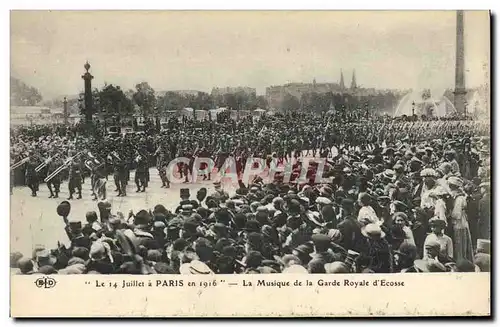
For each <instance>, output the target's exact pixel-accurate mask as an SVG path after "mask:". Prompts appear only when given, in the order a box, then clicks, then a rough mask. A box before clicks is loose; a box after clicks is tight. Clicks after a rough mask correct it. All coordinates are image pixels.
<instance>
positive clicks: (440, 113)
mask: <svg viewBox="0 0 500 327" xmlns="http://www.w3.org/2000/svg"><path fill="white" fill-rule="evenodd" d="M444 93H445V92H444V90H430V89H427V90H421V91H413V92H411V93H408V94H406V95H405V96H404V97H403V98H402V99H401V100H400V101H399V103H398V106H397V107H396V110H395V111H394V115H393V117H398V116H403V115H406V116H411V115H412V114H413V111H414V113H415V115H418V116H421V115H425V116H431V117H446V116H449V115H453V114H456V112H457V110H456V109H455V106H454V105H453V103H452V102H451V101H450V99H448V98H447V97H446V96H445V95H444ZM436 94H440V96H438V97H436V96H435V95H436Z"/></svg>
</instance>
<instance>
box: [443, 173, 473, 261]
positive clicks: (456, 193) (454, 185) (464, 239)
mask: <svg viewBox="0 0 500 327" xmlns="http://www.w3.org/2000/svg"><path fill="white" fill-rule="evenodd" d="M448 185H449V187H450V190H451V197H452V198H453V207H452V209H451V213H450V221H451V227H453V236H452V239H453V245H454V249H453V254H454V259H455V260H458V259H466V260H469V261H472V260H473V249H472V238H471V235H470V230H469V223H468V221H467V198H466V196H465V194H464V193H463V191H462V187H463V181H462V179H461V178H459V177H455V176H451V177H449V178H448Z"/></svg>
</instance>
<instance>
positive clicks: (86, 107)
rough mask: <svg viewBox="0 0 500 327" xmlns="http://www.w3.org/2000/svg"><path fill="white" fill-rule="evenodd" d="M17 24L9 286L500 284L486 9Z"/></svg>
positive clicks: (21, 14)
mask: <svg viewBox="0 0 500 327" xmlns="http://www.w3.org/2000/svg"><path fill="white" fill-rule="evenodd" d="M10 19H11V21H10V28H11V30H10V37H11V40H10V43H11V45H10V46H11V48H10V50H11V51H10V206H11V207H10V245H11V248H10V268H11V275H40V276H39V277H40V278H39V279H37V280H44V281H45V283H46V284H45V286H47V283H48V282H47V280H48V279H41V277H42V276H47V275H51V278H53V279H51V280H56V281H57V276H58V275H85V274H86V275H91V274H92V275H165V274H170V275H213V276H215V275H219V274H220V275H223V274H231V275H233V274H287V273H288V274H304V275H305V274H324V275H325V276H326V275H330V274H347V275H351V274H399V275H401V274H408V273H413V274H428V273H452V274H461V273H473V274H480V273H489V272H490V255H491V249H490V245H491V241H490V240H491V219H492V217H491V215H492V211H491V203H492V201H491V191H490V190H491V166H490V156H491V138H490V136H491V123H490V111H491V108H490V93H491V91H490V65H491V62H490V13H489V12H488V11H468V10H447V11H273V12H268V11H238V12H231V11H225V12H223V11H213V12H210V11H57V10H56V11H22V10H13V11H11V13H10ZM94 277H95V276H93V277H92V278H94ZM43 278H45V277H43ZM162 278H164V277H162ZM92 280H93V279H92ZM327 280H328V279H324V280H323V283H326V284H325V285H327V284H328V282H327ZM37 286H38V285H37ZM125 286H127V285H125V281H124V285H123V287H125ZM128 286H130V285H128ZM320 286H321V285H320ZM115 287H116V286H115ZM118 287H121V285H118ZM443 295H444V294H443Z"/></svg>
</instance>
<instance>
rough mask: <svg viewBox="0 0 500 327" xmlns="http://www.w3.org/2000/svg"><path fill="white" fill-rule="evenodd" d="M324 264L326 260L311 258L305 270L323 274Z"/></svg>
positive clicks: (324, 271)
mask: <svg viewBox="0 0 500 327" xmlns="http://www.w3.org/2000/svg"><path fill="white" fill-rule="evenodd" d="M325 264H326V262H325V261H323V260H322V259H313V260H311V261H309V263H308V264H307V271H308V272H309V273H310V274H325V273H326V270H325Z"/></svg>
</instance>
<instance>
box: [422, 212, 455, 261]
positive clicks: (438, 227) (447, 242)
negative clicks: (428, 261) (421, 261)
mask: <svg viewBox="0 0 500 327" xmlns="http://www.w3.org/2000/svg"><path fill="white" fill-rule="evenodd" d="M429 226H430V227H431V234H429V235H428V236H427V238H426V239H425V242H424V258H428V257H432V258H435V257H436V255H435V253H431V254H430V253H429V251H428V249H429V244H434V243H436V242H437V243H438V244H439V255H440V256H441V257H447V258H449V259H448V260H450V259H451V258H453V241H452V240H451V238H450V237H449V236H448V235H446V234H444V233H443V231H444V229H445V227H446V221H443V220H441V219H439V218H437V217H434V218H432V219H431V220H429Z"/></svg>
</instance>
